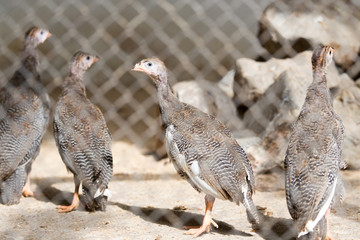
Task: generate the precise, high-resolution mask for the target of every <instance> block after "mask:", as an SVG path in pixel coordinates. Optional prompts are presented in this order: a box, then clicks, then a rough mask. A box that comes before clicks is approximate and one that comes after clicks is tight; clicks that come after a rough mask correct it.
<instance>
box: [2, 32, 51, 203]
mask: <svg viewBox="0 0 360 240" xmlns="http://www.w3.org/2000/svg"><path fill="white" fill-rule="evenodd" d="M50 35H51V34H50V33H49V32H48V31H47V30H45V29H41V28H37V27H32V28H30V29H29V30H28V31H27V32H26V34H25V41H24V49H23V50H22V52H21V66H20V68H19V69H18V70H17V71H16V72H15V73H14V75H13V76H12V78H11V79H10V80H9V82H8V83H7V84H6V86H5V87H4V88H3V89H0V103H1V106H0V186H1V187H0V195H1V200H2V202H3V203H4V204H7V205H12V204H17V203H19V200H20V197H21V193H23V195H24V196H32V195H33V192H32V191H31V189H30V175H29V174H30V170H31V165H32V162H33V161H34V159H35V158H36V157H37V156H38V154H39V150H40V143H41V140H42V137H43V135H44V133H45V131H46V128H47V125H48V120H49V105H50V101H49V96H48V94H47V92H46V89H45V87H44V85H43V84H42V82H41V79H40V75H39V72H38V65H39V61H38V58H37V53H36V51H37V50H36V48H37V46H38V45H39V44H41V43H43V42H44V41H45V40H46V39H47V38H48V37H49V36H50ZM25 183H26V184H25ZM24 185H25V186H24Z"/></svg>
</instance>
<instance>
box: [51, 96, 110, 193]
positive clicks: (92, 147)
mask: <svg viewBox="0 0 360 240" xmlns="http://www.w3.org/2000/svg"><path fill="white" fill-rule="evenodd" d="M54 136H55V140H56V143H57V145H58V149H59V152H60V155H61V157H62V159H63V161H64V163H65V165H66V166H67V168H68V169H69V170H70V171H71V172H72V173H74V174H75V175H77V176H78V177H79V178H80V180H81V181H85V182H89V183H91V184H94V183H96V185H98V186H99V187H106V186H107V184H108V182H109V181H110V178H111V176H112V166H113V165H112V153H111V136H110V133H109V131H108V129H107V127H106V123H105V119H104V118H103V115H102V113H101V112H100V110H99V109H98V108H97V107H96V106H95V105H93V104H92V103H90V101H88V100H87V99H86V98H84V99H81V100H79V99H76V100H74V98H73V97H72V96H64V97H63V98H62V99H61V100H59V102H58V105H57V107H56V111H55V117H54Z"/></svg>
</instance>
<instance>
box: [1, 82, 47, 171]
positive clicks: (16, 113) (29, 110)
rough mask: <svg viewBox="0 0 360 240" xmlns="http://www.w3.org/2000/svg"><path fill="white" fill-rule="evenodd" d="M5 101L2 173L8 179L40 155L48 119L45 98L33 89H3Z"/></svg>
mask: <svg viewBox="0 0 360 240" xmlns="http://www.w3.org/2000/svg"><path fill="white" fill-rule="evenodd" d="M1 103H2V105H1V107H0V116H1V119H0V172H1V178H4V177H6V176H7V175H9V174H11V173H12V172H13V171H14V170H15V169H16V167H17V166H19V165H25V164H27V163H28V162H29V161H31V160H32V159H33V158H34V157H36V156H37V154H38V153H39V147H40V142H41V138H42V135H43V133H44V128H46V125H47V120H46V119H45V118H44V117H43V116H44V108H43V104H42V102H41V100H40V99H39V97H38V96H37V95H36V94H34V92H32V91H31V90H29V89H21V88H15V87H11V89H8V90H7V91H5V90H3V91H2V101H1Z"/></svg>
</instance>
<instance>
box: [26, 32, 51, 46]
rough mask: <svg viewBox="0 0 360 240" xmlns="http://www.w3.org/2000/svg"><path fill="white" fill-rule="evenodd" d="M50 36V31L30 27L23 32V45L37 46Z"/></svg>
mask: <svg viewBox="0 0 360 240" xmlns="http://www.w3.org/2000/svg"><path fill="white" fill-rule="evenodd" d="M50 36H51V33H50V32H49V31H48V30H46V29H43V28H38V27H31V28H29V30H27V31H26V33H25V45H27V46H29V45H31V46H33V47H37V46H38V45H39V44H41V43H43V42H45V40H46V39H48V38H49V37H50Z"/></svg>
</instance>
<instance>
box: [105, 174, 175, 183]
mask: <svg viewBox="0 0 360 240" xmlns="http://www.w3.org/2000/svg"><path fill="white" fill-rule="evenodd" d="M159 179H160V180H169V179H181V177H180V176H179V175H178V174H177V173H161V174H152V173H131V174H129V173H115V174H114V175H113V176H112V180H111V181H148V180H159Z"/></svg>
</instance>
